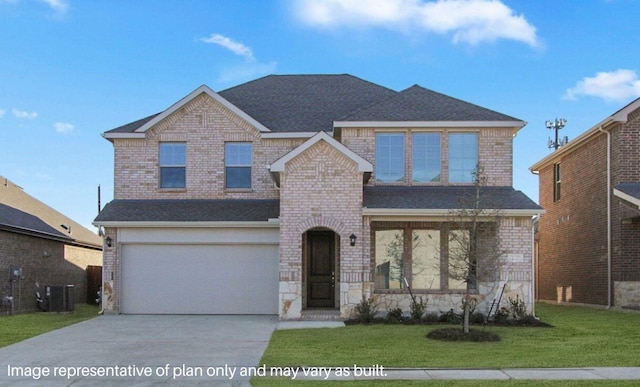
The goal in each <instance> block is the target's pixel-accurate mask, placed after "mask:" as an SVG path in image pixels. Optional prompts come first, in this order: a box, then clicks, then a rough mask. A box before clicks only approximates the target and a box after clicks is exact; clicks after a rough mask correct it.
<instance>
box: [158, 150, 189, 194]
mask: <svg viewBox="0 0 640 387" xmlns="http://www.w3.org/2000/svg"><path fill="white" fill-rule="evenodd" d="M169 144H175V145H182V146H183V148H184V164H167V165H164V164H162V146H163V145H169ZM163 168H182V169H184V182H183V184H182V186H181V187H165V186H163V181H162V169H163ZM158 189H160V190H163V191H176V190H177V191H184V190H186V189H187V143H186V142H185V141H160V142H158Z"/></svg>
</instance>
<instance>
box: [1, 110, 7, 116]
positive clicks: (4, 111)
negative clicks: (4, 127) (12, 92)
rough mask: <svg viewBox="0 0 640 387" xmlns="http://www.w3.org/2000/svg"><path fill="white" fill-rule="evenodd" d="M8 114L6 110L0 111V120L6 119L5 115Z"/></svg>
mask: <svg viewBox="0 0 640 387" xmlns="http://www.w3.org/2000/svg"><path fill="white" fill-rule="evenodd" d="M6 112H7V111H6V110H4V109H0V118H2V117H4V114H5V113H6Z"/></svg>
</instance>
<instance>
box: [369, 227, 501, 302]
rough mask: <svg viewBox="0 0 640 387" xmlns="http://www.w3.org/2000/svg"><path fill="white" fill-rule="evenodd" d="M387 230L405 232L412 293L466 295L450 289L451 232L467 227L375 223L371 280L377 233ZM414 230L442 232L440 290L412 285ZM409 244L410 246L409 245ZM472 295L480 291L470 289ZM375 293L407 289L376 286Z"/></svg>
mask: <svg viewBox="0 0 640 387" xmlns="http://www.w3.org/2000/svg"><path fill="white" fill-rule="evenodd" d="M385 230H402V231H403V241H404V249H403V259H404V264H403V267H404V269H405V273H404V274H405V275H406V277H407V279H408V280H409V286H411V291H412V292H414V293H416V294H464V293H465V292H466V289H451V288H449V282H450V281H451V278H449V232H450V231H453V230H467V228H465V227H459V226H455V225H452V224H450V223H446V222H385V221H380V222H375V223H374V224H372V225H371V237H370V238H371V239H370V240H371V246H370V248H371V254H370V257H371V278H375V274H376V231H385ZM414 230H437V231H439V232H440V288H438V289H414V288H413V284H412V279H413V278H412V262H413V257H412V254H411V249H412V248H411V247H409V246H411V244H412V236H413V231H414ZM496 237H497V235H496ZM408 244H409V245H408ZM407 270H408V272H407ZM469 291H470V292H471V294H476V293H478V289H477V287H476V288H471V289H469ZM374 293H378V294H406V289H404V288H403V287H401V288H400V289H384V288H376V287H375V285H374Z"/></svg>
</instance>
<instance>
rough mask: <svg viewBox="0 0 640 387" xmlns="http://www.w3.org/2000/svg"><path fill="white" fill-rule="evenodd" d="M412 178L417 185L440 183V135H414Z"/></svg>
mask: <svg viewBox="0 0 640 387" xmlns="http://www.w3.org/2000/svg"><path fill="white" fill-rule="evenodd" d="M411 154H412V158H413V160H412V163H411V165H412V177H411V179H412V180H413V181H414V182H417V183H427V182H439V181H440V174H441V173H440V172H441V166H440V160H441V157H440V133H414V134H413V135H412V153H411Z"/></svg>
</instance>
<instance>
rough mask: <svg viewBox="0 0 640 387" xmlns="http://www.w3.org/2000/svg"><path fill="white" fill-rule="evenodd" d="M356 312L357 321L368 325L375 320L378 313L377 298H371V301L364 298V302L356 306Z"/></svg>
mask: <svg viewBox="0 0 640 387" xmlns="http://www.w3.org/2000/svg"><path fill="white" fill-rule="evenodd" d="M354 310H355V312H356V316H355V320H356V321H358V322H361V323H365V324H368V323H370V322H371V321H373V319H374V318H375V316H376V313H377V312H378V305H377V303H376V300H375V298H373V297H369V299H365V298H364V296H362V301H360V302H359V303H358V305H356V306H355V308H354Z"/></svg>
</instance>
